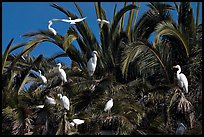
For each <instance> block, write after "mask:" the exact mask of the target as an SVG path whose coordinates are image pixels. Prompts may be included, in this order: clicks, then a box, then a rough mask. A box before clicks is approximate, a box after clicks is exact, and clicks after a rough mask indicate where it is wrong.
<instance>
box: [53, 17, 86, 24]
mask: <svg viewBox="0 0 204 137" xmlns="http://www.w3.org/2000/svg"><path fill="white" fill-rule="evenodd" d="M85 19H86V17H84V18H81V19H73V20H72V19H71V17H69V20H67V19H52V20H53V21H58V22H68V23H70V24H76V23H77V22H81V21H83V20H85Z"/></svg>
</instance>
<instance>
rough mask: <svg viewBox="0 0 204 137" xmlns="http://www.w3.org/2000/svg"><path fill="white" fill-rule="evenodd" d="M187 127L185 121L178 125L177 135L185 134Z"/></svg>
mask: <svg viewBox="0 0 204 137" xmlns="http://www.w3.org/2000/svg"><path fill="white" fill-rule="evenodd" d="M186 129H187V128H186V127H185V126H184V124H183V123H179V124H178V127H177V128H176V135H183V134H184V132H185V131H186Z"/></svg>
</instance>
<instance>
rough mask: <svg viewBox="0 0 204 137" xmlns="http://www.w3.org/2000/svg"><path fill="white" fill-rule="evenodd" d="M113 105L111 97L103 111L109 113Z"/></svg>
mask: <svg viewBox="0 0 204 137" xmlns="http://www.w3.org/2000/svg"><path fill="white" fill-rule="evenodd" d="M112 107H113V99H112V98H111V99H110V100H109V101H108V102H107V103H106V105H105V108H104V111H105V112H106V111H108V115H110V112H111V108H112Z"/></svg>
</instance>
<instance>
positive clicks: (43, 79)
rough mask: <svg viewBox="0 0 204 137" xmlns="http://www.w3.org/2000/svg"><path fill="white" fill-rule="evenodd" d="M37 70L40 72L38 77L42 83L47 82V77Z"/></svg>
mask: <svg viewBox="0 0 204 137" xmlns="http://www.w3.org/2000/svg"><path fill="white" fill-rule="evenodd" d="M38 72H39V73H40V75H39V77H40V78H41V80H42V81H43V83H44V84H47V78H46V77H45V76H43V75H42V74H41V71H40V70H38Z"/></svg>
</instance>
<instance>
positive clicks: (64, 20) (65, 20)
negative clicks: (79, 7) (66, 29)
mask: <svg viewBox="0 0 204 137" xmlns="http://www.w3.org/2000/svg"><path fill="white" fill-rule="evenodd" d="M61 21H63V22H71V20H67V19H62V20H61Z"/></svg>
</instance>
